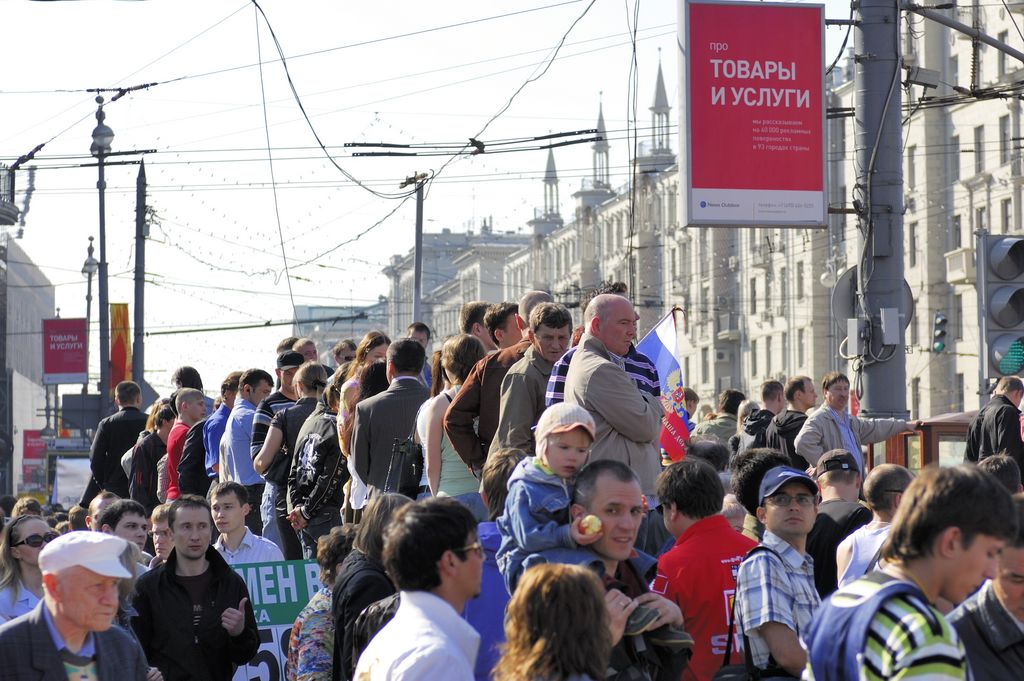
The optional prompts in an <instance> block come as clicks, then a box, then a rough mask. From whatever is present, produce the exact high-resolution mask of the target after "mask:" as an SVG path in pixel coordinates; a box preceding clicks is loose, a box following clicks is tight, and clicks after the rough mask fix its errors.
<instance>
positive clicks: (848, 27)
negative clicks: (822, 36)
mask: <svg viewBox="0 0 1024 681" xmlns="http://www.w3.org/2000/svg"><path fill="white" fill-rule="evenodd" d="M853 7H854V4H853V3H852V2H851V3H850V19H849V21H850V22H851V23H849V24H847V25H846V35H845V36H843V44H842V45H840V46H839V52H838V53H837V54H836V58H835V59H833V60H832V63H831V64H829V67H828V68H827V69H825V77H826V78H827V77H828V76H829V74H831V73H832V70H833V69H834V68H835V67H836V64H838V63H839V60H840V59H842V57H843V52H845V51H846V43H847V41H848V40H849V39H850V31H851V30H852V29H853V23H852V22H853Z"/></svg>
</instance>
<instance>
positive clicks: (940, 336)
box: [932, 312, 949, 352]
mask: <svg viewBox="0 0 1024 681" xmlns="http://www.w3.org/2000/svg"><path fill="white" fill-rule="evenodd" d="M948 323H949V319H948V318H947V317H946V314H945V313H944V312H936V313H935V319H934V320H933V321H932V352H942V351H943V350H945V349H946V334H948V333H949V332H948V331H946V324H948Z"/></svg>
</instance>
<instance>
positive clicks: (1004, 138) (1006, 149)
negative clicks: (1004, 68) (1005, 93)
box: [999, 52, 1012, 165]
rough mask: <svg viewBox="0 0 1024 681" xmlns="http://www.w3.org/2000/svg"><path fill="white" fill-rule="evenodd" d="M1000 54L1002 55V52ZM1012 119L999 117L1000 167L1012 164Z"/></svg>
mask: <svg viewBox="0 0 1024 681" xmlns="http://www.w3.org/2000/svg"><path fill="white" fill-rule="evenodd" d="M999 54H1002V52H1000V53H999ZM1011 146H1012V144H1011V142H1010V117H1009V116H1000V117H999V165H1006V164H1007V163H1009V162H1010V147H1011Z"/></svg>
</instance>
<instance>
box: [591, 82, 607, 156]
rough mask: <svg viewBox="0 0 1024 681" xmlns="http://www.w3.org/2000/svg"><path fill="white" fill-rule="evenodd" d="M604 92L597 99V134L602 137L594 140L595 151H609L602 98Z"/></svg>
mask: <svg viewBox="0 0 1024 681" xmlns="http://www.w3.org/2000/svg"><path fill="white" fill-rule="evenodd" d="M602 94H604V93H603V92H599V93H598V100H597V136H598V137H600V138H601V139H599V140H598V141H596V142H594V151H608V132H607V130H605V127H604V103H603V102H602V101H601V99H600V96H601V95H602Z"/></svg>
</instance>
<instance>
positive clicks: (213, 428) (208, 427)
mask: <svg viewBox="0 0 1024 681" xmlns="http://www.w3.org/2000/svg"><path fill="white" fill-rule="evenodd" d="M230 415H231V410H230V409H228V405H226V404H224V403H223V402H221V405H220V406H219V407H217V411H215V412H213V414H211V415H210V418H208V419H206V423H205V424H203V446H204V447H206V474H207V475H209V476H210V477H211V478H214V477H216V476H217V473H216V471H214V469H213V467H214V466H215V465H217V463H218V462H219V461H220V439H221V438H222V437H224V429H225V428H227V426H228V417H229V416H230Z"/></svg>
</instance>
